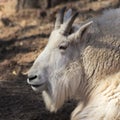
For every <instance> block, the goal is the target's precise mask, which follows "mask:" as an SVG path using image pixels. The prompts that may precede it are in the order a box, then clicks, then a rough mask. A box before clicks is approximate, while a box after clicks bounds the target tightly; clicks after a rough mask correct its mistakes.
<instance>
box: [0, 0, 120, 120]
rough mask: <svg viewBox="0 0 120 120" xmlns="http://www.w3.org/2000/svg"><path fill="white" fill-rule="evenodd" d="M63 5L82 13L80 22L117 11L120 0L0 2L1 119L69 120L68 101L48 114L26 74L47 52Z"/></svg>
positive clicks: (70, 106)
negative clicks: (44, 51)
mask: <svg viewBox="0 0 120 120" xmlns="http://www.w3.org/2000/svg"><path fill="white" fill-rule="evenodd" d="M63 6H66V7H67V8H68V9H69V8H73V9H74V10H77V11H79V13H80V14H79V16H78V18H77V21H76V22H78V23H80V22H82V21H85V20H87V19H90V18H92V17H96V16H99V15H101V14H102V12H103V11H104V10H107V9H112V8H118V7H119V6H120V1H119V0H0V120H69V118H70V113H71V111H72V110H73V109H74V107H75V106H76V102H75V101H68V102H67V103H66V104H65V105H64V106H63V107H62V108H61V109H60V110H59V111H58V112H57V113H56V114H53V113H52V114H51V113H49V112H48V111H47V110H46V109H45V106H44V103H43V101H42V98H41V94H37V93H34V92H33V91H32V90H31V88H30V86H29V85H28V84H27V82H26V79H27V71H28V70H29V68H30V67H31V66H32V64H33V62H34V60H35V58H36V57H37V56H38V55H39V54H40V52H41V51H42V50H43V49H44V47H45V45H46V43H47V40H48V38H49V35H50V32H51V31H52V29H53V27H54V22H55V17H56V13H57V11H58V10H59V9H61V8H62V7H63Z"/></svg>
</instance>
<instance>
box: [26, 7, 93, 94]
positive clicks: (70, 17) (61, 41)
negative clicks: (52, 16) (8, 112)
mask: <svg viewBox="0 0 120 120" xmlns="http://www.w3.org/2000/svg"><path fill="white" fill-rule="evenodd" d="M64 12H65V8H63V9H62V10H60V12H59V13H58V14H57V18H56V22H55V28H54V30H53V31H52V33H51V35H50V37H49V41H48V44H47V45H46V47H45V49H44V50H43V52H42V53H41V54H40V55H39V56H38V58H37V59H36V60H35V62H34V64H33V66H32V68H31V69H30V71H29V73H28V80H27V82H28V84H30V85H31V86H32V88H33V90H35V91H40V90H49V92H52V89H53V87H54V84H56V83H57V81H60V79H62V78H63V76H65V74H66V72H65V71H66V70H68V69H70V65H71V63H74V62H76V61H78V60H80V51H81V48H80V43H81V40H82V37H83V36H84V34H85V31H86V29H87V28H88V26H89V25H90V24H91V23H92V22H88V23H86V24H84V25H82V26H81V27H80V28H79V29H78V30H76V31H74V32H71V29H72V24H73V22H74V20H75V18H76V16H77V15H78V13H74V14H72V10H71V9H70V10H68V11H67V12H66V14H65V15H64ZM72 69H74V67H73V68H72ZM68 71H69V70H68ZM73 71H74V70H73ZM78 74H79V75H80V73H78ZM68 75H70V74H68ZM71 76H72V73H71ZM67 77H69V76H67V74H66V76H65V78H67ZM65 78H64V79H65Z"/></svg>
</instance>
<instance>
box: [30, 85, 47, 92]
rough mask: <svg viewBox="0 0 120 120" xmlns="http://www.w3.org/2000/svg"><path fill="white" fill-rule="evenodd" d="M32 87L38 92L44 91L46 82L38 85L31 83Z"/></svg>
mask: <svg viewBox="0 0 120 120" xmlns="http://www.w3.org/2000/svg"><path fill="white" fill-rule="evenodd" d="M31 88H32V89H33V90H34V91H36V92H38V91H43V90H44V89H45V84H44V83H43V84H38V85H34V84H33V85H31Z"/></svg>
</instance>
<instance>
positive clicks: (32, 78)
mask: <svg viewBox="0 0 120 120" xmlns="http://www.w3.org/2000/svg"><path fill="white" fill-rule="evenodd" d="M36 78H37V75H34V76H28V80H29V82H30V81H32V80H34V79H36Z"/></svg>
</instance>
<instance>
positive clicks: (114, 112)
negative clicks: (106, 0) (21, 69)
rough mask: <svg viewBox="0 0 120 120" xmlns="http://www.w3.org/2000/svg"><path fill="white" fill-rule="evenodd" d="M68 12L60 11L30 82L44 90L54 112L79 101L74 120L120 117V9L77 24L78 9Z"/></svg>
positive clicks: (34, 87)
mask: <svg viewBox="0 0 120 120" xmlns="http://www.w3.org/2000/svg"><path fill="white" fill-rule="evenodd" d="M64 13H65V8H63V9H61V10H60V11H59V12H58V14H57V18H56V22H55V27H54V30H53V31H52V33H51V35H50V37H49V41H48V44H47V45H46V47H45V49H44V50H43V52H42V53H41V54H40V55H39V56H38V58H37V59H36V61H35V62H34V64H33V66H32V67H31V69H30V71H29V73H28V79H27V82H28V84H30V85H31V87H32V89H33V90H34V91H42V96H43V99H44V102H45V105H46V108H47V109H48V110H49V111H51V112H56V111H57V110H58V109H59V108H60V107H61V106H62V105H63V103H64V102H65V101H67V100H69V99H77V100H79V103H78V106H77V107H76V108H75V110H74V111H73V112H72V114H71V120H120V8H118V9H113V10H109V11H105V12H104V14H103V15H101V16H100V17H96V18H93V19H90V20H87V21H85V22H83V23H81V24H77V25H76V24H73V22H74V20H75V18H76V17H77V15H78V13H75V12H74V13H73V12H72V10H71V9H69V10H68V11H67V12H66V13H65V14H64Z"/></svg>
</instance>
